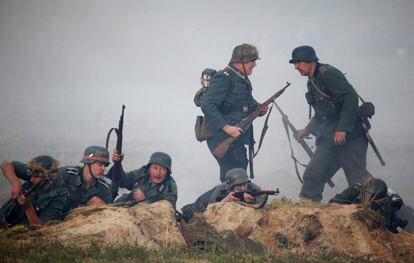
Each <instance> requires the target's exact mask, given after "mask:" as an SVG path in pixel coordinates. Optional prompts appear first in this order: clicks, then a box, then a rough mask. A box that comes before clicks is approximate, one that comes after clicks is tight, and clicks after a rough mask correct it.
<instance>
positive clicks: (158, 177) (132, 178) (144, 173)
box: [108, 152, 177, 208]
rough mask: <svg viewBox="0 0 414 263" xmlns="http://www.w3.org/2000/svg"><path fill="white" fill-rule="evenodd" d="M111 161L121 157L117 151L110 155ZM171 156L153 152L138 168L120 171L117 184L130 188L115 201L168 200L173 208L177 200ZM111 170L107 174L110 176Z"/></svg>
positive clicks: (152, 201) (150, 201) (149, 201)
mask: <svg viewBox="0 0 414 263" xmlns="http://www.w3.org/2000/svg"><path fill="white" fill-rule="evenodd" d="M112 156H113V157H112V159H113V161H119V160H120V159H121V157H120V155H119V154H118V153H116V152H115V153H114V154H113V155H112ZM171 162H172V161H171V157H170V156H169V155H168V154H166V153H163V152H155V153H153V154H152V155H151V157H150V159H149V162H148V163H147V164H146V165H144V166H142V167H141V168H139V169H136V170H133V171H131V172H128V173H125V172H123V171H122V172H121V176H120V180H119V186H120V187H122V188H126V189H128V190H131V192H130V193H129V194H125V195H123V196H121V197H120V198H118V199H117V200H116V202H119V203H121V202H122V203H129V204H131V205H132V204H135V203H138V202H144V201H145V202H148V203H154V202H157V201H160V200H167V201H169V202H170V203H171V204H172V206H173V207H174V208H175V204H176V202H177V185H176V184H175V180H174V178H172V176H171ZM111 175H112V173H111V171H110V172H109V173H108V176H111Z"/></svg>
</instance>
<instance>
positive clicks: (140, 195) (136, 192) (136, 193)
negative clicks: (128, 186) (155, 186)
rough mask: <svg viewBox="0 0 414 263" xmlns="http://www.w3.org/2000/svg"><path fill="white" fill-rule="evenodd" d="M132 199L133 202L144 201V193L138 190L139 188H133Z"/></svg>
mask: <svg viewBox="0 0 414 263" xmlns="http://www.w3.org/2000/svg"><path fill="white" fill-rule="evenodd" d="M132 197H133V198H134V200H135V201H138V202H139V201H142V200H145V194H144V192H142V191H141V189H139V187H137V188H135V189H134V191H132Z"/></svg>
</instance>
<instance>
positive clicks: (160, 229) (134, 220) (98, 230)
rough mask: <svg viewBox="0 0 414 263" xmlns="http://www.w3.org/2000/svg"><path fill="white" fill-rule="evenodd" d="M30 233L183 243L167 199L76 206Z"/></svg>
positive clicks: (81, 240) (74, 240) (84, 240)
mask: <svg viewBox="0 0 414 263" xmlns="http://www.w3.org/2000/svg"><path fill="white" fill-rule="evenodd" d="M30 236H31V237H32V238H40V239H46V240H57V241H60V242H62V243H64V244H76V245H90V243H91V242H92V241H95V242H97V243H98V244H100V245H113V244H123V243H129V244H140V245H143V246H146V247H148V248H159V247H160V246H161V245H166V244H174V245H185V244H186V243H185V240H184V238H183V236H182V234H181V232H180V231H179V229H178V227H177V225H176V219H175V213H174V210H173V208H172V206H171V204H170V203H169V202H167V201H160V202H156V203H153V204H139V205H135V206H132V207H129V208H124V207H114V206H109V205H99V206H90V207H82V208H78V209H75V210H73V211H72V212H71V213H70V214H69V215H68V217H67V218H66V219H65V221H64V222H62V223H58V224H54V225H50V226H46V227H44V228H42V229H40V230H38V231H36V232H35V233H30ZM22 238H23V237H22Z"/></svg>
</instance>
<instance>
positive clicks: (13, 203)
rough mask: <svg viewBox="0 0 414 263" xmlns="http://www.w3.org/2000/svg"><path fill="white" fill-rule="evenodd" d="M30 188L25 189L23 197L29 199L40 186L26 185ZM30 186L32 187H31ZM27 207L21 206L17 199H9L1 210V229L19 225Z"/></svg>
mask: <svg viewBox="0 0 414 263" xmlns="http://www.w3.org/2000/svg"><path fill="white" fill-rule="evenodd" d="M26 186H27V187H28V188H26V187H23V189H22V195H24V196H25V197H28V196H29V194H30V193H31V192H33V190H34V189H36V187H37V186H38V185H37V184H36V185H33V184H32V183H28V184H27V185H26ZM29 186H30V187H29ZM26 207H27V206H26V205H23V206H21V205H19V203H18V202H17V199H9V200H8V201H7V202H6V203H5V204H4V205H3V206H2V207H1V208H0V228H3V227H9V226H14V225H17V224H19V223H20V222H21V221H22V219H23V218H24V216H25V212H26Z"/></svg>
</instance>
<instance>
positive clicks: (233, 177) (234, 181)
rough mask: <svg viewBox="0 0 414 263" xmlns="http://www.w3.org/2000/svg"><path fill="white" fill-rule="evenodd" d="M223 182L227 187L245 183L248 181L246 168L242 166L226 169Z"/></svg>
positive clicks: (230, 187)
mask: <svg viewBox="0 0 414 263" xmlns="http://www.w3.org/2000/svg"><path fill="white" fill-rule="evenodd" d="M225 182H226V184H227V188H228V189H232V188H233V187H234V186H235V185H239V184H245V183H248V182H250V180H249V177H248V176H247V173H246V170H244V169H242V168H233V169H230V170H228V171H227V173H226V175H225Z"/></svg>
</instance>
